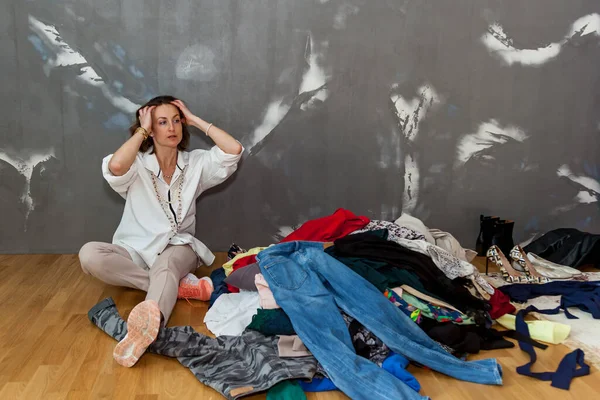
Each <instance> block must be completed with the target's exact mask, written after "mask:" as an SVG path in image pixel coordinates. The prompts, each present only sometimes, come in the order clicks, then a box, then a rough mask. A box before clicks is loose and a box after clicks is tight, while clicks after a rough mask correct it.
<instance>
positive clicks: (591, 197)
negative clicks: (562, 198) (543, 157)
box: [556, 164, 600, 204]
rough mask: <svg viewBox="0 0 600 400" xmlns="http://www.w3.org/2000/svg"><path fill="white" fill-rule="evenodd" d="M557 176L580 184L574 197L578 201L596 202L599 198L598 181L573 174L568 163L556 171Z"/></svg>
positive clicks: (599, 186)
mask: <svg viewBox="0 0 600 400" xmlns="http://www.w3.org/2000/svg"><path fill="white" fill-rule="evenodd" d="M556 173H557V175H558V176H559V177H565V178H568V179H569V180H570V181H572V182H575V183H577V184H579V185H580V186H582V189H584V190H581V191H579V193H578V194H577V196H576V197H575V199H576V200H577V202H578V203H582V204H589V203H596V202H598V199H599V198H600V182H599V181H597V180H596V179H594V178H590V177H589V176H584V175H575V174H574V173H573V172H571V168H569V166H568V165H566V164H565V165H562V166H561V167H560V168H559V169H558V171H557V172H556Z"/></svg>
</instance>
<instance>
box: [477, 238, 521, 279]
mask: <svg viewBox="0 0 600 400" xmlns="http://www.w3.org/2000/svg"><path fill="white" fill-rule="evenodd" d="M486 256H487V258H486V262H485V273H486V274H487V270H488V262H490V261H491V262H492V263H493V264H495V265H496V266H497V267H498V269H500V272H501V273H502V279H504V280H505V281H506V282H509V283H532V282H531V280H530V279H529V277H528V276H527V275H523V273H521V272H519V271H517V270H515V269H514V268H513V267H512V266H511V265H510V263H509V262H508V260H507V259H506V257H505V256H504V254H503V253H502V250H500V248H499V247H498V246H496V245H493V246H492V247H490V248H489V249H488V251H487V253H486Z"/></svg>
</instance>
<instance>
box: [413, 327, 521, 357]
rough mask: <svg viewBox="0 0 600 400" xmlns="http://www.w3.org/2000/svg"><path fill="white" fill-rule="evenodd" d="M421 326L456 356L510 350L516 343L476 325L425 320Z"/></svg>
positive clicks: (493, 330) (492, 330) (501, 334)
mask: <svg viewBox="0 0 600 400" xmlns="http://www.w3.org/2000/svg"><path fill="white" fill-rule="evenodd" d="M419 326H420V327H421V328H422V329H423V331H425V333H427V335H428V336H429V337H430V338H432V339H433V340H436V341H438V342H440V343H443V344H445V345H447V346H449V347H451V348H452V349H453V350H454V352H455V353H454V354H457V353H458V354H464V353H469V354H477V353H479V351H480V350H495V349H510V348H512V347H515V345H514V343H512V342H509V341H508V340H505V339H504V338H503V336H504V334H503V333H502V332H498V331H497V330H495V329H487V328H484V327H478V326H475V325H456V324H453V323H451V322H444V323H440V322H437V321H434V320H432V319H428V318H423V321H422V322H421V324H419Z"/></svg>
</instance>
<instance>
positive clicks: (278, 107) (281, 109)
mask: <svg viewBox="0 0 600 400" xmlns="http://www.w3.org/2000/svg"><path fill="white" fill-rule="evenodd" d="M289 110H290V105H289V104H285V103H284V101H283V98H279V99H277V100H275V101H273V102H271V103H270V104H269V105H268V106H267V109H266V110H265V113H264V116H263V120H262V122H261V123H260V125H259V126H257V127H256V129H254V132H253V133H252V136H251V137H250V142H249V144H248V146H246V147H247V148H248V150H250V149H251V148H252V147H253V146H254V145H256V144H257V143H258V142H260V141H261V140H263V139H264V138H265V137H267V135H268V134H269V133H271V131H272V130H273V129H275V127H276V126H277V124H279V123H280V122H281V120H282V119H283V118H284V117H285V115H286V114H287V113H288V111H289Z"/></svg>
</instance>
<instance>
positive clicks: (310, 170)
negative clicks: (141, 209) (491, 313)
mask: <svg viewBox="0 0 600 400" xmlns="http://www.w3.org/2000/svg"><path fill="white" fill-rule="evenodd" d="M0 29H1V30H2V32H1V35H0V51H1V53H2V61H1V63H0V79H1V83H2V92H3V95H2V97H1V104H0V135H1V136H0V212H1V213H2V224H1V227H0V251H1V252H75V251H77V249H78V248H79V247H80V246H81V245H82V244H83V243H84V242H86V241H89V240H102V241H110V239H111V237H112V233H113V231H114V229H115V228H116V226H117V224H118V222H119V219H120V216H121V211H122V208H123V201H122V200H121V199H120V198H119V197H118V196H117V195H115V194H114V193H112V192H111V190H110V188H109V187H108V186H107V185H106V183H105V182H104V181H103V179H102V176H101V172H100V162H101V159H102V157H104V156H105V155H106V154H108V153H111V152H113V151H114V150H115V149H116V148H118V146H119V145H120V144H121V143H122V142H123V141H124V140H125V139H126V138H127V132H126V128H127V126H128V125H129V123H130V121H131V119H132V118H133V111H134V110H135V109H136V107H137V106H138V105H139V104H142V103H143V102H145V101H146V100H147V99H149V98H150V97H153V96H155V95H157V94H172V95H175V96H177V97H180V98H181V99H183V100H184V101H186V102H187V103H188V104H189V106H190V108H191V109H192V110H193V111H195V112H196V113H197V114H198V115H200V116H202V117H203V118H205V119H206V120H208V121H212V122H214V123H215V124H216V125H219V126H221V127H223V128H225V129H226V130H228V131H229V132H230V133H232V134H233V135H234V136H236V137H237V138H239V139H240V140H241V141H242V142H243V143H244V145H245V146H246V149H247V153H246V155H245V157H244V160H243V162H242V164H241V166H240V169H239V171H238V173H237V174H236V176H235V178H233V179H231V180H230V181H228V182H227V183H226V184H224V185H222V186H221V187H219V188H217V189H215V190H212V191H211V192H210V193H207V194H206V195H204V196H203V197H202V198H201V199H200V200H199V205H198V210H199V212H198V229H197V231H198V232H197V235H198V237H199V238H201V240H203V241H205V242H206V243H207V244H208V245H209V246H210V247H212V248H213V249H214V250H225V249H226V248H227V247H228V245H229V244H230V242H232V241H236V242H238V243H239V244H241V245H243V246H253V245H256V244H268V243H270V242H272V241H273V238H274V237H277V235H280V234H284V233H285V232H286V231H288V230H289V229H290V228H291V227H293V226H296V225H298V224H300V223H302V222H303V221H305V220H307V219H309V218H314V217H318V216H323V215H327V214H330V213H332V212H333V211H334V210H335V209H336V208H338V207H345V208H349V209H351V210H353V211H354V212H356V213H359V214H365V215H368V216H370V217H372V218H381V219H392V218H396V217H398V216H399V215H400V214H401V212H402V211H405V212H409V213H411V214H413V215H415V216H417V217H419V218H421V219H423V220H424V221H425V223H426V224H428V225H429V226H431V227H438V228H441V229H444V230H448V231H450V232H452V233H454V234H455V235H456V236H457V237H458V238H459V239H460V240H461V241H462V242H463V244H464V245H466V246H472V245H473V244H474V243H473V242H474V240H475V237H476V234H477V230H478V215H479V213H487V214H495V215H501V216H502V217H504V218H510V219H514V220H516V221H517V224H516V227H515V239H517V240H519V239H523V238H526V237H528V236H530V235H531V234H533V233H535V232H542V231H545V230H549V229H552V228H555V227H576V228H579V229H583V230H587V231H592V232H598V231H600V219H599V203H598V200H599V196H600V195H599V192H600V167H599V165H598V164H599V161H600V156H599V154H600V151H599V150H600V141H599V133H600V132H599V131H600V112H599V111H600V90H599V89H600V81H599V77H600V68H599V66H600V2H598V1H597V0H569V1H566V0H527V1H523V0H452V1H451V0H419V1H417V0H412V1H411V0H370V1H367V0H348V1H342V0H303V1H299V0H196V1H192V0H177V1H175V0H170V1H168V0H162V1H161V0H94V1H92V0H78V1H74V0H70V1H65V0H55V1H52V2H50V1H19V0H2V1H1V2H0ZM209 146H210V143H209V142H208V141H207V140H206V138H204V137H202V135H199V134H197V135H194V137H193V140H192V147H195V148H208V147H209Z"/></svg>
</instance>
